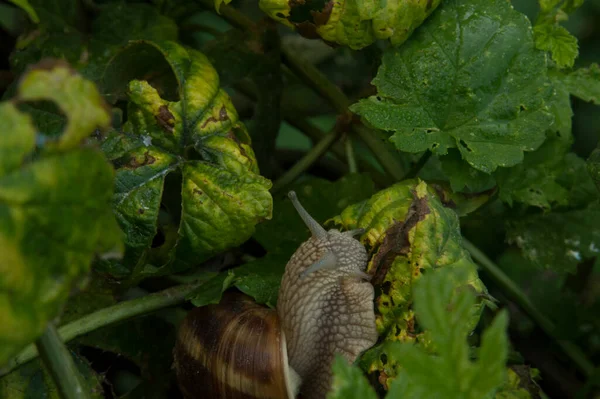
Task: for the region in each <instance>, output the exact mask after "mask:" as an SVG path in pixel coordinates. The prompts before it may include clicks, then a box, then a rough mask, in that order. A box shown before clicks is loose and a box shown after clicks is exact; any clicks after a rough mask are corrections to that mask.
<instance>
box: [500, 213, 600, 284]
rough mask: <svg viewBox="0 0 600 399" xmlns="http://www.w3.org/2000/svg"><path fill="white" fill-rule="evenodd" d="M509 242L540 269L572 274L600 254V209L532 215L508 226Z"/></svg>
mask: <svg viewBox="0 0 600 399" xmlns="http://www.w3.org/2000/svg"><path fill="white" fill-rule="evenodd" d="M507 229H508V232H507V234H508V239H509V241H510V242H513V243H515V244H517V246H519V248H521V250H522V251H523V254H524V255H525V257H526V258H527V259H528V260H530V261H531V262H533V263H534V264H535V265H537V266H538V267H540V268H544V269H550V270H553V271H556V272H558V273H572V272H574V271H575V269H576V268H577V265H578V264H579V263H581V262H583V261H584V260H586V259H590V258H595V257H596V256H598V253H599V252H600V240H599V239H598V237H600V205H599V204H598V203H596V202H593V203H591V204H590V205H588V206H587V207H586V208H583V209H579V210H572V211H567V212H551V213H547V214H541V215H530V216H527V217H525V218H521V219H518V220H512V221H510V222H508V224H507Z"/></svg>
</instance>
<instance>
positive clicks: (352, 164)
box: [344, 135, 358, 173]
mask: <svg viewBox="0 0 600 399" xmlns="http://www.w3.org/2000/svg"><path fill="white" fill-rule="evenodd" d="M344 144H345V146H346V158H347V160H348V169H349V170H350V173H358V166H357V165H356V157H355V156H354V146H353V145H352V136H350V135H346V141H345V143H344Z"/></svg>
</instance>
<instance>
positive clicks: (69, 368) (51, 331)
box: [35, 322, 90, 399]
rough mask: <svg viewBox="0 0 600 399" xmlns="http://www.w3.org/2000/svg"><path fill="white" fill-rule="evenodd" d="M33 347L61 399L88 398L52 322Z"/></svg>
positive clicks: (77, 371) (86, 391) (87, 391)
mask: <svg viewBox="0 0 600 399" xmlns="http://www.w3.org/2000/svg"><path fill="white" fill-rule="evenodd" d="M35 346H37V349H38V351H39V353H40V356H41V358H42V360H43V362H44V365H45V366H46V369H47V370H48V372H49V373H50V375H51V376H52V380H53V381H54V383H55V384H56V387H57V388H58V392H59V393H60V396H61V397H63V398H64V399H89V398H90V395H89V390H87V389H85V386H86V385H85V384H84V383H83V381H82V380H81V375H80V374H79V370H77V367H76V366H75V363H74V362H73V358H72V357H71V354H70V353H69V350H68V349H67V348H66V347H65V345H64V344H63V342H62V341H61V339H60V337H59V336H58V333H57V332H56V327H54V324H53V323H52V322H50V323H48V327H46V331H44V333H43V334H42V336H41V337H40V338H39V339H38V340H37V341H36V343H35Z"/></svg>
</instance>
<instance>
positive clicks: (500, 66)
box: [351, 0, 553, 173]
mask: <svg viewBox="0 0 600 399" xmlns="http://www.w3.org/2000/svg"><path fill="white" fill-rule="evenodd" d="M545 64H546V61H545V58H544V55H543V53H541V52H539V51H537V50H535V49H534V46H533V38H532V35H531V26H530V24H529V21H528V20H527V18H526V17H525V16H524V15H522V14H520V13H518V12H516V11H514V10H513V9H512V7H511V6H510V4H509V3H508V2H506V1H504V0H491V1H490V0H475V1H463V0H454V1H452V0H451V1H446V2H444V3H443V4H442V6H441V7H440V9H439V10H438V11H437V12H436V13H435V14H434V15H433V16H432V17H431V18H430V19H428V20H427V21H426V22H425V23H424V24H423V25H422V26H421V28H420V29H419V30H418V31H417V32H416V34H415V35H414V36H413V37H412V39H411V40H410V42H408V43H406V45H404V46H402V47H401V48H399V49H389V50H387V51H386V52H385V53H384V56H383V62H382V65H381V67H380V68H379V71H378V73H377V77H376V78H375V80H374V81H373V83H374V84H375V85H376V86H377V90H378V94H377V96H372V97H370V98H368V99H365V100H361V101H359V102H358V103H356V104H354V105H353V106H352V107H351V110H352V111H353V112H356V113H358V114H359V115H360V116H361V117H362V119H363V120H364V121H365V122H367V123H369V124H370V125H372V126H374V127H376V128H379V129H383V130H388V131H391V132H393V133H394V134H393V135H392V137H391V140H392V141H393V142H394V143H395V144H396V147H397V148H398V149H399V150H401V151H407V152H421V151H425V150H427V149H430V150H431V151H433V152H434V153H435V154H440V155H443V154H446V153H447V152H448V149H449V148H454V147H456V148H458V149H459V151H460V153H461V155H462V158H463V159H464V160H465V161H467V162H468V163H469V165H471V166H472V167H474V168H475V169H478V170H480V171H482V172H486V173H490V172H492V171H494V170H495V169H496V168H497V167H498V166H504V167H507V166H513V165H516V164H518V163H519V162H521V161H522V160H523V152H524V151H533V150H535V149H536V148H538V147H539V146H540V145H541V144H542V142H543V141H544V138H545V132H546V129H547V128H548V127H549V126H550V125H551V123H552V120H553V118H552V115H551V114H550V112H549V111H548V107H547V104H546V101H548V100H549V99H550V96H551V94H552V90H551V86H550V83H549V81H548V79H547V77H546V65H545Z"/></svg>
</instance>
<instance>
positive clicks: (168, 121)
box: [155, 105, 175, 134]
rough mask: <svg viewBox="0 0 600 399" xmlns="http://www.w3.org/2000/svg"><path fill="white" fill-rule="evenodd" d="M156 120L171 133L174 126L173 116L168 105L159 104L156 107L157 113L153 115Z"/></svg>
mask: <svg viewBox="0 0 600 399" xmlns="http://www.w3.org/2000/svg"><path fill="white" fill-rule="evenodd" d="M155 118H156V122H157V123H158V124H159V125H160V126H161V127H162V128H163V129H164V130H166V131H167V132H169V133H171V134H172V133H173V127H174V126H175V117H174V116H173V114H172V113H171V111H169V107H167V106H166V105H161V106H160V107H159V108H158V115H156V116H155Z"/></svg>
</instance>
